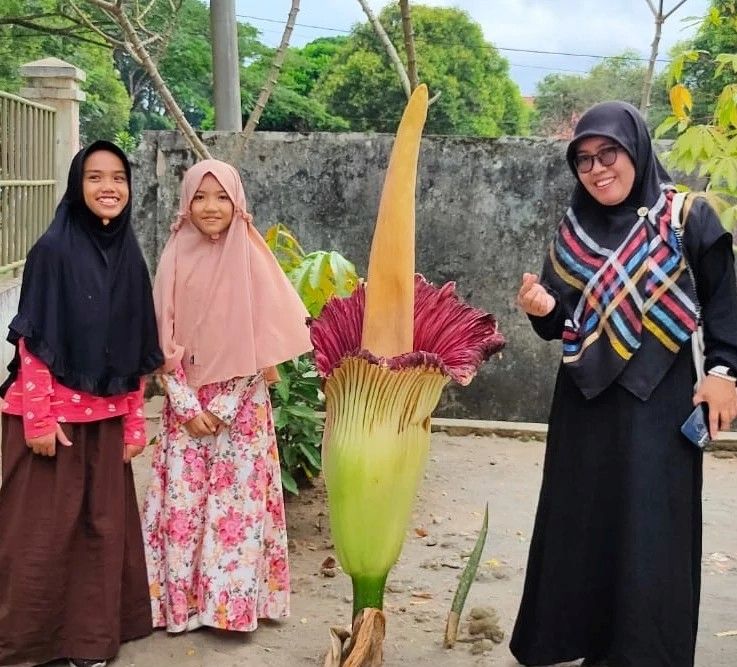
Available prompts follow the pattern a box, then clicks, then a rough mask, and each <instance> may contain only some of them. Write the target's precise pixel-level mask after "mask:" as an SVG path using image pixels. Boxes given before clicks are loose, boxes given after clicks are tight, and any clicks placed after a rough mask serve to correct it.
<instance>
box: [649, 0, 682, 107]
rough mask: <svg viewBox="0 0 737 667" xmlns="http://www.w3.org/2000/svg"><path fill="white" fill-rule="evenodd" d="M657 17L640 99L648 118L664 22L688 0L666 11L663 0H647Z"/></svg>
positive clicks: (680, 1)
mask: <svg viewBox="0 0 737 667" xmlns="http://www.w3.org/2000/svg"><path fill="white" fill-rule="evenodd" d="M645 2H647V6H648V7H650V11H651V12H652V13H653V18H654V19H655V35H654V36H653V42H652V44H651V45H650V60H649V62H648V65H647V72H646V74H645V83H644V85H643V87H642V97H641V99H640V113H641V114H642V115H643V116H644V117H645V118H647V114H648V111H649V110H650V93H651V91H652V87H653V76H654V73H655V61H656V60H657V59H658V49H659V47H660V35H661V32H662V30H663V23H665V22H666V20H667V19H668V18H669V17H670V16H671V15H672V14H673V12H675V11H676V9H678V8H679V7H680V6H681V5H683V4H684V3H685V2H686V0H679V1H678V2H676V4H675V5H673V7H671V9H669V10H668V11H665V10H664V8H663V0H645ZM656 5H657V7H656Z"/></svg>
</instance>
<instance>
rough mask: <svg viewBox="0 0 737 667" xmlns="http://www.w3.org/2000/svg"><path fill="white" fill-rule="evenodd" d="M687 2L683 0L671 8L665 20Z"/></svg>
mask: <svg viewBox="0 0 737 667" xmlns="http://www.w3.org/2000/svg"><path fill="white" fill-rule="evenodd" d="M685 2H686V0H681V1H680V2H679V3H678V4H677V5H676V6H675V7H673V9H671V10H670V11H669V12H668V13H667V14H666V15H665V16H664V17H663V21H665V20H666V19H667V18H668V17H669V16H670V15H671V14H672V13H673V12H674V11H676V10H677V9H678V8H679V7H680V6H681V5H683V4H684V3H685Z"/></svg>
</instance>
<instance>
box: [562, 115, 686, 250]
mask: <svg viewBox="0 0 737 667" xmlns="http://www.w3.org/2000/svg"><path fill="white" fill-rule="evenodd" d="M588 137H607V138H608V139H611V140H612V141H614V142H616V143H617V144H619V145H620V146H621V147H622V148H624V150H625V151H627V154H628V155H629V157H630V160H632V164H633V165H634V167H635V182H634V183H633V185H632V190H631V191H630V194H629V195H628V196H627V198H626V199H625V200H624V201H623V202H622V203H621V204H617V205H616V206H604V205H603V204H600V203H599V202H597V201H596V200H595V199H594V198H593V197H592V196H591V195H590V194H589V193H588V192H587V190H586V188H585V187H584V186H583V185H581V182H580V181H579V180H578V171H577V170H576V165H575V163H574V158H575V157H576V151H577V150H578V144H579V143H580V142H581V141H582V140H583V139H586V138H588ZM566 159H567V161H568V166H569V167H570V169H571V171H572V172H573V175H574V176H575V177H576V181H577V183H576V187H575V188H574V190H573V195H572V197H571V209H572V210H573V212H574V214H575V215H576V218H577V219H578V221H579V222H580V223H581V226H582V227H583V228H584V229H585V230H586V232H587V233H593V234H594V237H593V238H594V239H595V240H596V241H597V242H599V243H601V244H602V245H605V246H608V245H610V243H611V242H616V239H617V238H618V237H621V236H624V235H626V234H627V232H628V231H629V230H630V228H631V227H632V225H633V224H634V222H635V221H636V220H637V219H638V217H639V216H638V215H637V210H638V209H639V208H640V207H641V206H645V207H647V208H648V209H651V208H653V207H654V206H655V205H656V204H657V203H658V200H659V199H660V196H661V193H662V190H663V186H664V185H666V184H670V183H671V182H672V181H671V178H670V176H669V175H668V173H667V172H666V171H665V169H664V168H663V165H662V164H660V161H659V160H658V158H657V157H656V155H655V153H654V152H653V145H652V141H651V140H650V133H649V132H648V129H647V124H646V123H645V120H644V119H643V117H642V116H641V115H640V112H639V111H638V110H637V109H636V108H635V107H634V106H632V105H631V104H628V103H627V102H602V103H601V104H596V105H595V106H593V107H591V108H590V109H589V110H588V111H587V112H586V113H585V114H584V115H583V116H581V119H580V120H579V121H578V124H577V125H576V130H575V133H574V135H573V139H571V142H570V143H569V144H568V150H567V151H566ZM614 244H615V243H611V245H614Z"/></svg>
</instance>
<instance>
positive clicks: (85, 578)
mask: <svg viewBox="0 0 737 667" xmlns="http://www.w3.org/2000/svg"><path fill="white" fill-rule="evenodd" d="M2 429H3V438H2V487H0V665H15V664H19V663H41V662H47V661H50V660H56V659H59V658H68V657H71V658H87V659H93V658H102V659H110V658H112V657H114V656H115V655H116V654H117V652H118V648H119V646H120V643H121V642H123V641H126V640H129V639H135V638H137V637H143V636H145V635H148V634H150V633H151V631H152V626H151V603H150V601H149V595H148V579H147V576H146V562H145V558H144V552H143V538H142V535H141V525H140V521H139V515H138V506H137V503H136V495H135V490H134V486H133V471H132V469H131V466H130V464H127V465H126V464H124V463H123V459H122V457H123V427H122V420H121V419H120V418H116V419H108V420H105V421H99V422H91V423H87V424H65V425H64V432H65V433H66V434H67V436H68V437H69V439H70V440H71V441H72V442H73V443H74V444H73V445H72V446H71V447H63V446H62V445H59V444H58V442H57V447H56V456H55V457H54V458H47V457H42V456H37V455H35V454H34V453H33V452H32V451H31V450H30V449H29V448H28V447H27V446H26V444H25V438H24V435H23V422H22V420H21V418H20V417H14V416H12V415H3V417H2Z"/></svg>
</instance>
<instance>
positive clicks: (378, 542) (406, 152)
mask: <svg viewBox="0 0 737 667" xmlns="http://www.w3.org/2000/svg"><path fill="white" fill-rule="evenodd" d="M427 106H428V95H427V87H426V86H424V85H421V86H419V87H418V88H417V89H416V90H415V92H414V93H413V95H412V98H411V99H410V101H409V102H408V104H407V108H406V109H405V112H404V115H403V116H402V120H401V123H400V125H399V129H398V131H397V136H396V139H395V142H394V146H393V149H392V154H391V157H390V160H389V167H388V170H387V174H386V178H385V182H384V189H383V191H382V196H381V202H380V205H379V214H378V219H377V223H376V229H375V232H374V238H373V242H372V246H371V254H370V259H369V270H368V279H367V283H366V284H365V285H360V286H359V287H358V288H357V290H356V291H355V292H354V293H353V294H352V295H351V296H350V297H347V298H343V299H339V298H333V299H331V300H330V301H329V302H328V303H327V304H326V306H325V308H324V309H323V311H322V313H321V314H320V316H319V317H318V318H317V319H314V320H312V321H311V323H310V331H311V337H312V342H313V345H314V347H315V361H316V364H317V369H318V372H319V373H320V375H321V376H322V377H324V378H325V396H326V408H325V409H326V420H325V431H324V435H323V471H324V475H325V483H326V486H327V492H328V507H329V513H330V527H331V531H332V537H333V542H334V544H335V549H336V552H337V556H338V559H339V561H340V564H341V566H342V568H343V570H344V571H345V572H346V573H347V574H348V575H350V577H351V579H352V582H353V616H354V637H353V639H352V642H351V645H350V647H349V648H348V652H349V655H345V652H343V653H344V654H343V655H341V656H339V659H340V660H342V662H335V663H329V662H326V664H344V665H356V666H358V665H374V664H380V663H381V642H382V641H383V628H384V619H383V615H381V612H380V611H379V612H378V617H379V620H377V612H376V610H381V609H382V606H383V596H384V586H385V583H386V578H387V575H388V573H389V571H390V570H391V568H392V566H393V565H394V564H395V563H396V561H397V559H398V558H399V554H400V552H401V550H402V544H403V542H404V536H405V533H406V530H407V525H408V523H409V519H410V513H411V511H412V505H413V501H414V498H415V494H416V492H417V488H418V485H419V481H420V479H421V478H422V475H423V472H424V468H425V463H426V460H427V455H428V450H429V445H430V417H431V414H432V411H433V410H434V409H435V407H436V406H437V404H438V401H439V400H440V395H441V392H442V390H443V387H445V385H446V384H448V382H450V381H451V380H453V381H455V382H458V383H460V384H462V385H467V384H468V383H469V382H471V380H472V379H473V377H474V376H475V374H476V372H477V370H478V368H479V366H480V365H481V364H482V363H483V362H484V361H485V360H487V359H488V358H489V357H490V356H491V355H492V354H494V353H495V352H497V351H499V350H500V349H501V348H502V347H503V345H504V338H503V336H502V335H501V334H500V333H499V332H498V330H497V324H496V320H495V318H494V317H493V316H492V315H490V314H488V313H485V312H483V311H481V310H478V309H476V308H473V307H471V306H469V305H467V304H465V303H463V302H462V301H461V300H460V299H459V298H458V296H457V295H456V292H455V286H454V284H453V283H448V284H446V285H444V286H443V287H440V288H438V287H435V286H433V285H431V284H430V283H429V282H427V281H426V280H425V279H424V278H423V277H422V276H420V275H415V273H414V255H415V219H414V210H415V182H416V174H417V159H418V154H419V147H420V138H421V135H422V128H423V126H424V122H425V118H426V115H427ZM367 612H368V613H369V614H370V615H371V619H370V620H369V621H367V620H366V619H367V617H368V614H367ZM361 633H363V634H364V635H366V634H368V635H373V636H368V637H367V636H364V637H361Z"/></svg>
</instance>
